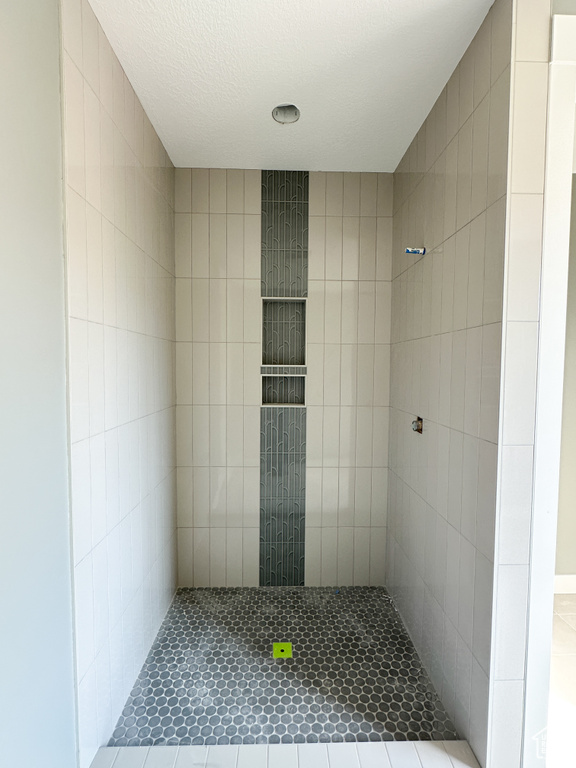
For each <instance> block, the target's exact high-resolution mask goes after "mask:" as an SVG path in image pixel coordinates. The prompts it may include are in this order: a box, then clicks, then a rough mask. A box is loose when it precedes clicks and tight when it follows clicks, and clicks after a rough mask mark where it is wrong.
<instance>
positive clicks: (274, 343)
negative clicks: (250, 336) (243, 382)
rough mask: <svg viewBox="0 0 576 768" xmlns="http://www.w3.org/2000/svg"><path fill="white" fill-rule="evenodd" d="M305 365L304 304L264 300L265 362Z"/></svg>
mask: <svg viewBox="0 0 576 768" xmlns="http://www.w3.org/2000/svg"><path fill="white" fill-rule="evenodd" d="M305 362H306V304H305V302H304V301H276V300H274V301H267V300H265V301H264V303H263V307H262V363H263V364H264V365H304V364H305Z"/></svg>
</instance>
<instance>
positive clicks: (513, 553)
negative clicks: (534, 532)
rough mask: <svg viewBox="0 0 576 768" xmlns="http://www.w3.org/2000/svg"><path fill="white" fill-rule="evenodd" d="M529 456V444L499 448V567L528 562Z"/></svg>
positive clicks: (530, 511) (531, 465) (530, 505)
mask: <svg viewBox="0 0 576 768" xmlns="http://www.w3.org/2000/svg"><path fill="white" fill-rule="evenodd" d="M533 454H534V450H533V447H532V446H531V445H527V446H504V447H503V448H502V469H501V478H502V479H501V491H500V514H499V515H498V524H499V535H498V562H499V563H500V564H502V565H524V564H527V563H528V559H529V549H530V517H531V515H532V471H533Z"/></svg>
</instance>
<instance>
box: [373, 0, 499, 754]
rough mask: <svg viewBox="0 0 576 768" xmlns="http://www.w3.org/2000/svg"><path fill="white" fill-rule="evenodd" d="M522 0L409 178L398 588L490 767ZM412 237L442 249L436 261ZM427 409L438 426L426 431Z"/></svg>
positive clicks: (398, 330) (400, 282)
mask: <svg viewBox="0 0 576 768" xmlns="http://www.w3.org/2000/svg"><path fill="white" fill-rule="evenodd" d="M511 13H512V3H511V0H497V2H496V3H495V4H494V6H493V7H492V8H491V10H490V12H489V13H488V16H487V17H486V19H485V21H484V23H483V24H482V26H481V28H480V30H479V31H478V33H477V35H476V37H475V38H474V40H473V41H472V43H471V45H470V47H469V48H468V50H467V51H466V53H465V54H464V56H463V58H462V60H461V61H460V63H459V65H458V67H457V68H456V70H455V72H454V74H453V75H452V77H451V78H450V80H449V82H448V84H447V85H446V87H445V89H444V90H443V92H442V93H441V95H440V97H439V98H438V101H437V102H436V104H435V106H434V107H433V109H432V111H431V113H430V115H429V116H428V118H427V119H426V121H425V122H424V124H423V126H422V128H421V129H420V131H419V133H418V134H417V136H416V137H415V139H414V141H413V142H412V144H411V146H410V148H409V149H408V151H407V153H406V155H405V156H404V158H403V160H402V161H401V163H400V165H399V166H398V169H397V172H396V174H395V188H394V211H395V214H394V258H393V291H392V318H393V320H392V378H391V426H390V456H391V467H390V495H389V504H390V507H389V537H388V557H387V585H388V586H389V588H390V590H391V592H392V594H393V595H394V597H395V598H396V600H397V604H398V607H399V609H400V612H401V614H402V616H403V618H404V620H405V621H406V623H407V626H408V628H409V631H410V633H411V636H412V638H413V639H414V642H415V644H416V647H417V648H418V650H419V652H420V654H421V656H422V659H423V661H424V663H425V665H426V667H427V669H428V670H429V672H430V674H431V677H432V680H433V683H434V685H435V687H436V688H437V690H438V691H439V693H440V696H441V698H442V701H443V703H444V704H445V705H446V707H447V709H448V712H449V714H450V715H451V716H452V717H453V718H454V721H455V725H456V728H457V730H458V732H459V733H460V734H461V735H462V736H464V737H466V738H467V739H469V741H470V742H471V744H472V747H473V748H474V750H475V751H476V754H477V756H478V758H479V759H480V761H481V763H482V764H485V762H486V741H487V725H488V695H489V690H488V688H489V686H488V678H489V674H490V662H491V624H492V623H491V612H492V582H493V570H494V537H495V534H494V529H495V510H496V477H497V459H498V426H499V421H498V418H499V391H500V355H501V338H502V299H503V275H504V245H505V225H506V203H507V196H506V191H507V187H506V184H507V150H508V120H509V118H508V113H509V103H510V50H511V44H510V40H511V28H512V27H511ZM407 246H414V247H421V246H425V247H426V248H427V254H426V255H425V256H424V258H420V259H418V258H417V257H413V256H408V255H406V254H405V253H404V248H405V247H407ZM416 416H422V417H423V419H424V432H423V434H422V435H420V434H417V433H415V432H413V431H412V429H411V421H412V419H414V418H415V417H416Z"/></svg>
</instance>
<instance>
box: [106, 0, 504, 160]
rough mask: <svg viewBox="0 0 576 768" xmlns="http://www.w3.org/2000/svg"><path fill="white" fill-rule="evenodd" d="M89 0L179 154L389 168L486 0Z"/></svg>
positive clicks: (177, 156)
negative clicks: (290, 108) (296, 116)
mask: <svg viewBox="0 0 576 768" xmlns="http://www.w3.org/2000/svg"><path fill="white" fill-rule="evenodd" d="M91 3H92V6H93V8H94V11H95V12H96V15H97V16H98V19H99V20H100V23H101V24H102V27H103V28H104V31H105V32H106V34H107V35H108V38H109V40H110V42H111V43H112V46H113V47H114V50H115V51H116V53H117V55H118V57H119V59H120V61H121V63H122V65H123V67H124V69H125V71H126V74H127V75H128V77H129V78H130V81H131V82H132V84H133V86H134V89H135V90H136V93H137V94H138V96H139V98H140V100H141V102H142V105H143V106H144V109H145V110H146V112H147V114H148V116H149V117H150V119H151V121H152V123H153V125H154V127H155V128H156V131H157V132H158V134H159V136H160V138H161V139H162V141H163V143H164V146H165V147H166V149H167V151H168V153H169V155H170V157H171V159H172V161H173V163H174V164H175V165H176V166H179V167H220V168H276V169H307V170H328V171H335V170H341V171H393V170H394V169H395V168H396V166H397V164H398V162H399V160H400V159H401V157H402V155H403V153H404V151H405V149H406V148H407V146H408V145H409V143H410V141H411V140H412V138H413V136H414V135H415V133H416V132H417V130H418V128H419V127H420V125H421V124H422V122H423V120H424V118H425V117H426V115H427V114H428V112H429V110H430V108H431V107H432V105H433V104H434V101H435V100H436V98H437V96H438V94H439V93H440V91H441V90H442V88H443V86H444V84H445V83H446V81H447V79H448V77H449V76H450V74H451V72H452V71H453V69H454V68H455V66H456V64H457V63H458V61H459V59H460V57H461V56H462V54H463V53H464V51H465V50H466V48H467V46H468V44H469V42H470V40H471V39H472V38H473V36H474V34H475V32H476V30H477V29H478V27H479V26H480V24H481V22H482V20H483V18H484V16H485V15H486V13H487V12H488V9H489V7H490V5H491V3H492V0H465V1H463V0H204V2H200V1H199V0H91ZM282 103H294V104H296V105H297V106H298V107H299V108H300V110H301V113H302V116H301V118H300V120H299V122H297V123H294V124H292V125H279V124H278V123H276V122H274V120H273V119H272V117H271V111H272V109H273V108H274V107H275V106H276V105H277V104H282Z"/></svg>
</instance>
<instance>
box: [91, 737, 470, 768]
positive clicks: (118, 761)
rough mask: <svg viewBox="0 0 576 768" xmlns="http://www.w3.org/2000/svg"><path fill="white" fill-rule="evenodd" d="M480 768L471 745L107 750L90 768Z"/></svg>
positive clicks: (406, 743)
mask: <svg viewBox="0 0 576 768" xmlns="http://www.w3.org/2000/svg"><path fill="white" fill-rule="evenodd" d="M312 764H314V766H315V767H316V768H329V766H330V768H332V767H333V768H407V766H410V768H412V766H413V767H414V768H480V765H479V763H478V761H477V760H476V758H475V757H474V754H473V752H472V750H471V749H470V747H469V745H468V742H467V741H387V742H379V743H378V742H356V743H344V744H272V745H268V744H262V745H252V744H240V745H238V746H236V745H226V746H208V747H206V746H199V747H192V746H182V747H168V746H159V747H102V748H101V749H99V750H98V752H97V754H96V757H95V758H94V760H93V762H92V764H91V766H90V768H307V767H308V766H310V765H312Z"/></svg>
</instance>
